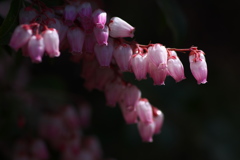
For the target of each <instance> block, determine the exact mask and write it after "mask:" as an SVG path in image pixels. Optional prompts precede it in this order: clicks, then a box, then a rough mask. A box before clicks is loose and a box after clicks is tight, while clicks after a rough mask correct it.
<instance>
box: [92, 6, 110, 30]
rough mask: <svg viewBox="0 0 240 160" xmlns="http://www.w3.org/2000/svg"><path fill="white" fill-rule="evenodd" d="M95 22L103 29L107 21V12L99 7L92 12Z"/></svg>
mask: <svg viewBox="0 0 240 160" xmlns="http://www.w3.org/2000/svg"><path fill="white" fill-rule="evenodd" d="M92 18H93V23H94V24H95V26H96V27H98V28H101V29H103V28H104V26H105V24H106V21H107V13H106V12H104V11H103V10H101V9H97V10H95V11H94V12H93V13H92Z"/></svg>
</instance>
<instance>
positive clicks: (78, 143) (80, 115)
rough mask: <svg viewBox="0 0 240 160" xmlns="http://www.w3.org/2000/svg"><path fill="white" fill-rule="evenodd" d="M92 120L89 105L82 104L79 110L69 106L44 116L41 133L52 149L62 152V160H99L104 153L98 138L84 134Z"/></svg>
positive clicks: (40, 128)
mask: <svg viewBox="0 0 240 160" xmlns="http://www.w3.org/2000/svg"><path fill="white" fill-rule="evenodd" d="M90 119H91V107H90V105H89V104H88V103H86V102H84V103H81V104H80V105H79V106H78V107H77V108H76V107H74V106H71V105H67V106H64V107H63V108H61V109H60V110H59V112H57V113H53V114H44V115H42V117H41V120H40V125H39V133H40V136H41V137H42V138H43V139H44V140H46V142H47V143H48V144H49V145H50V147H52V148H54V149H55V150H57V151H60V152H61V159H62V160H86V159H89V160H99V159H102V156H103V153H102V148H101V145H100V142H99V140H98V138H97V137H95V136H92V135H88V136H86V135H84V134H83V132H82V131H83V130H84V129H85V128H86V127H88V126H89V124H90Z"/></svg>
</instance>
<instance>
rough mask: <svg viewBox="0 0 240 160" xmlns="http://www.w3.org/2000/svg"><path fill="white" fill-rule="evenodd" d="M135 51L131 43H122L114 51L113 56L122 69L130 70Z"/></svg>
mask: <svg viewBox="0 0 240 160" xmlns="http://www.w3.org/2000/svg"><path fill="white" fill-rule="evenodd" d="M132 54H133V51H132V48H131V46H130V45H128V44H120V45H119V46H117V47H116V48H115V50H114V51H113V56H114V58H115V60H116V62H117V65H118V67H119V69H120V70H121V71H128V70H129V66H130V65H129V64H130V60H131V57H132Z"/></svg>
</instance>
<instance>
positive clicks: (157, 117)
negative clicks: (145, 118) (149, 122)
mask: <svg viewBox="0 0 240 160" xmlns="http://www.w3.org/2000/svg"><path fill="white" fill-rule="evenodd" d="M152 110H153V122H154V124H155V130H154V134H158V133H160V132H161V128H162V125H163V120H164V115H163V113H162V111H160V110H159V109H158V108H156V107H152Z"/></svg>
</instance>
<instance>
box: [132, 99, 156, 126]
mask: <svg viewBox="0 0 240 160" xmlns="http://www.w3.org/2000/svg"><path fill="white" fill-rule="evenodd" d="M136 109H137V114H138V117H139V119H140V121H142V122H144V123H151V122H152V121H153V111H152V106H151V104H150V103H149V102H148V100H147V99H145V98H142V99H140V100H139V101H138V102H137V104H136Z"/></svg>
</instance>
